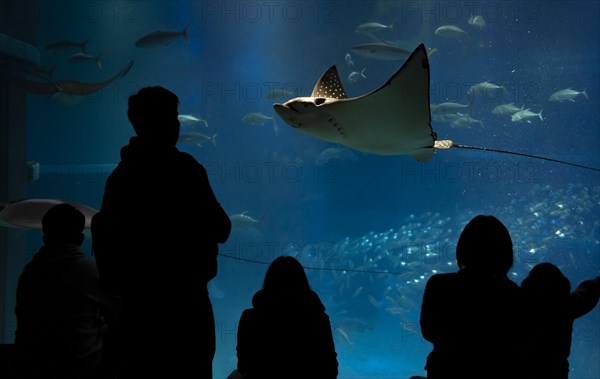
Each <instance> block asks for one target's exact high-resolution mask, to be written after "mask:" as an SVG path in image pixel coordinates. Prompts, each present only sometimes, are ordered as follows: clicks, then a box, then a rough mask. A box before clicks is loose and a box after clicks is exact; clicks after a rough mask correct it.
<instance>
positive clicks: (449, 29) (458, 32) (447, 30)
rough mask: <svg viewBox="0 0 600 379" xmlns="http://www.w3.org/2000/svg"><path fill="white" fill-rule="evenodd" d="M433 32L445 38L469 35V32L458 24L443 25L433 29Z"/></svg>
mask: <svg viewBox="0 0 600 379" xmlns="http://www.w3.org/2000/svg"><path fill="white" fill-rule="evenodd" d="M435 34H437V35H438V36H440V37H445V38H461V37H465V36H466V37H469V33H467V32H465V31H464V30H462V29H461V28H459V27H458V26H454V25H443V26H440V27H439V28H437V29H436V30H435Z"/></svg>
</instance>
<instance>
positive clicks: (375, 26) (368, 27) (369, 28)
mask: <svg viewBox="0 0 600 379" xmlns="http://www.w3.org/2000/svg"><path fill="white" fill-rule="evenodd" d="M381 30H394V25H393V24H389V25H384V24H380V23H379V22H367V23H364V24H360V25H358V26H357V27H356V32H357V33H375V32H379V31H381Z"/></svg>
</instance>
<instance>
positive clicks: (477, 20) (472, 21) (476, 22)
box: [467, 15, 485, 29]
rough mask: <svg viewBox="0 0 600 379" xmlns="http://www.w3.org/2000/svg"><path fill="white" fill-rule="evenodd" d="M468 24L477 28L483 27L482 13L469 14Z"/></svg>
mask: <svg viewBox="0 0 600 379" xmlns="http://www.w3.org/2000/svg"><path fill="white" fill-rule="evenodd" d="M467 22H468V23H469V25H473V26H477V27H478V28H479V29H483V28H484V27H485V19H484V18H483V16H482V15H471V17H469V21H467Z"/></svg>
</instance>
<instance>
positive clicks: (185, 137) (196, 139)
mask: <svg viewBox="0 0 600 379" xmlns="http://www.w3.org/2000/svg"><path fill="white" fill-rule="evenodd" d="M206 141H210V142H211V143H212V144H213V145H214V146H217V133H215V134H213V135H212V137H209V136H207V135H205V134H202V133H199V132H187V133H181V134H180V135H179V139H178V140H177V142H180V143H184V144H188V145H196V146H198V147H202V144H203V143H204V142H206Z"/></svg>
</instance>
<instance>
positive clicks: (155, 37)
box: [135, 22, 190, 48]
mask: <svg viewBox="0 0 600 379" xmlns="http://www.w3.org/2000/svg"><path fill="white" fill-rule="evenodd" d="M189 25H190V23H189V22H188V23H187V24H186V25H185V27H184V28H183V30H182V31H180V32H170V31H162V30H157V31H156V32H152V33H150V34H147V35H145V36H143V37H141V38H140V39H138V40H137V41H135V47H143V48H156V47H162V46H167V45H170V44H171V43H173V42H174V41H175V40H176V39H177V38H179V37H181V38H183V40H184V41H185V42H189V38H188V26H189Z"/></svg>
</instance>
